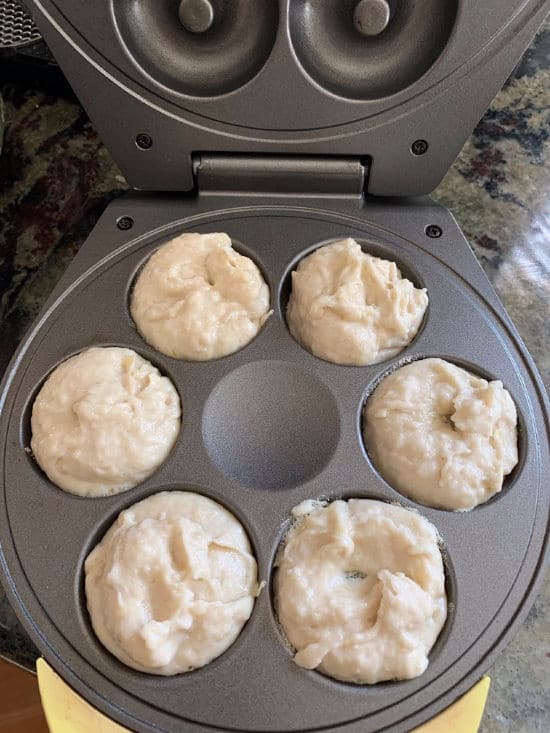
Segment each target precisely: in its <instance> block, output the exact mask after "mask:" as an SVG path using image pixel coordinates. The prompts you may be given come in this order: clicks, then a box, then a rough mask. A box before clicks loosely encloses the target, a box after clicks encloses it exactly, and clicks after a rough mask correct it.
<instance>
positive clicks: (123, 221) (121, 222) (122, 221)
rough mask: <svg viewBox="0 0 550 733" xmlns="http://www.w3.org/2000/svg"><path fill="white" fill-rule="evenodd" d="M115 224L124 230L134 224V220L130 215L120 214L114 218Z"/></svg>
mask: <svg viewBox="0 0 550 733" xmlns="http://www.w3.org/2000/svg"><path fill="white" fill-rule="evenodd" d="M116 225H117V227H118V228H119V229H122V231H123V232H125V231H127V230H128V229H131V228H132V227H133V226H134V220H133V219H132V217H131V216H121V217H119V218H118V219H117V220H116Z"/></svg>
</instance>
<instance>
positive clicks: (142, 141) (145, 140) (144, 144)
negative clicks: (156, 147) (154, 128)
mask: <svg viewBox="0 0 550 733" xmlns="http://www.w3.org/2000/svg"><path fill="white" fill-rule="evenodd" d="M136 145H137V146H138V148H139V149H140V150H149V148H150V147H152V145H153V138H152V137H151V135H148V134H147V133H146V132H140V133H139V135H136Z"/></svg>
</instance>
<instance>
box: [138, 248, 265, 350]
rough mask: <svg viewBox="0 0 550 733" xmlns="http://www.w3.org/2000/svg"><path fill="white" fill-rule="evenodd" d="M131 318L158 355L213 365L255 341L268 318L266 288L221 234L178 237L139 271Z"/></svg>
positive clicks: (252, 266) (249, 261)
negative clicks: (212, 360)
mask: <svg viewBox="0 0 550 733" xmlns="http://www.w3.org/2000/svg"><path fill="white" fill-rule="evenodd" d="M131 312H132V318H133V319H134V322H135V324H136V326H137V328H138V331H139V332H140V333H141V335H142V336H143V338H144V339H145V340H146V341H147V342H148V343H149V344H151V346H154V347H155V348H156V349H158V350H159V351H162V353H163V354H167V355H168V356H173V357H175V358H176V359H189V360H193V361H203V360H207V359H216V358H219V357H221V356H227V355H228V354H232V353H233V352H234V351H238V349H240V348H242V347H243V346H246V344H248V343H249V342H250V341H251V340H252V339H253V338H254V336H256V334H257V333H258V331H259V330H260V328H261V327H262V325H263V324H264V322H265V321H266V319H267V318H268V317H269V315H270V310H269V288H268V287H267V284H266V283H265V281H264V279H263V277H262V274H261V272H260V271H259V269H258V268H257V267H256V265H255V264H254V262H252V260H251V259H250V258H248V257H244V256H243V255H240V254H239V253H238V252H236V251H235V250H234V249H233V248H232V246H231V240H230V239H229V237H228V236H227V234H181V235H180V236H179V237H176V238H175V239H172V240H171V241H170V242H167V243H166V244H164V245H163V246H162V247H160V249H158V250H157V251H156V252H155V253H154V254H153V255H152V257H151V258H150V259H149V261H148V262H147V264H146V265H145V267H144V268H143V270H142V272H141V273H140V275H139V277H138V279H137V282H136V285H135V287H134V290H133V293H132V302H131Z"/></svg>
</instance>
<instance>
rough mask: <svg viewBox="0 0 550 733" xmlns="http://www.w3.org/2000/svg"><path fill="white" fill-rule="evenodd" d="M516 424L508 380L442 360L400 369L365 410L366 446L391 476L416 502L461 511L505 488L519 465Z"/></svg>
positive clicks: (392, 482)
mask: <svg viewBox="0 0 550 733" xmlns="http://www.w3.org/2000/svg"><path fill="white" fill-rule="evenodd" d="M516 425H517V414H516V407H515V405H514V402H513V400H512V398H511V397H510V394H509V393H508V391H507V390H506V389H505V388H504V387H503V386H502V382H499V381H493V382H488V381H487V380H486V379H482V378H481V377H477V376H475V375H474V374H471V373H470V372H468V371H466V370H465V369H461V368H460V367H457V366H455V365H454V364H450V363H449V362H447V361H444V360H443V359H421V360H419V361H415V362H413V363H412V364H407V365H406V366H404V367H401V368H400V369H397V370H396V371H395V372H393V373H392V374H390V375H389V376H388V377H386V378H385V379H384V380H383V381H382V382H381V383H380V384H379V385H378V387H377V388H376V389H375V390H374V393H373V394H372V395H371V397H370V398H369V399H368V400H367V404H366V407H365V411H364V437H365V444H366V446H367V450H368V452H369V454H370V456H371V457H372V459H373V461H374V463H375V465H376V467H377V468H378V470H379V471H380V472H381V473H382V475H383V476H384V478H385V479H386V480H387V481H388V482H389V483H390V484H391V485H392V486H393V487H394V488H395V489H397V490H398V491H400V492H402V493H403V494H406V495H407V496H410V497H411V498H412V499H414V500H415V501H418V502H420V503H422V504H426V505H428V506H432V507H437V508H442V509H451V510H461V511H464V510H467V509H472V508H473V507H475V506H477V505H478V504H481V503H483V502H486V501H487V500H488V499H490V498H491V497H492V496H493V495H494V494H496V493H498V492H499V491H500V490H501V489H502V484H503V480H504V476H506V475H507V474H509V473H510V472H511V471H512V469H513V468H514V466H515V465H516V463H517V462H518V447H517V428H516Z"/></svg>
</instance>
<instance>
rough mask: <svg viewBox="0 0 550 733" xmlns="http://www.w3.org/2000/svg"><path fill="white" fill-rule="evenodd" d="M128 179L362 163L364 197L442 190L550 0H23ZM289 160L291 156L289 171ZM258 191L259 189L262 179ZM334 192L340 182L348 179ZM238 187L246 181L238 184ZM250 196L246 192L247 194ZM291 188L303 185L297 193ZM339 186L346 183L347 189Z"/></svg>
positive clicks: (184, 182) (152, 186)
mask: <svg viewBox="0 0 550 733" xmlns="http://www.w3.org/2000/svg"><path fill="white" fill-rule="evenodd" d="M26 4H27V6H28V7H29V10H30V11H31V13H32V14H33V16H34V19H35V21H36V24H37V25H38V27H39V29H40V31H41V33H42V34H43V36H44V38H45V40H46V41H47V43H48V45H49V46H50V48H51V50H52V52H53V54H54V56H55V57H56V59H57V60H58V62H59V64H60V66H61V67H62V69H63V71H64V73H65V74H66V75H67V77H68V79H69V81H70V83H71V84H72V86H73V87H74V90H75V92H76V94H77V95H78V97H79V98H80V100H81V102H82V104H83V105H84V107H85V108H86V110H87V112H88V114H89V115H90V118H91V119H92V122H93V124H94V126H95V127H96V129H97V130H98V131H99V133H100V135H101V137H102V138H103V140H104V142H105V143H106V145H107V147H108V148H109V150H110V152H111V154H112V155H113V157H114V158H115V160H116V162H117V163H118V165H119V166H120V168H121V170H122V172H123V173H124V175H125V176H126V178H127V180H128V181H129V183H130V184H131V185H132V186H133V187H135V188H138V189H140V190H148V191H190V190H192V189H193V188H194V187H195V186H196V179H197V171H198V170H200V168H201V161H202V156H203V154H204V153H208V154H209V155H210V156H212V155H214V156H216V155H222V154H223V159H224V161H225V163H224V165H226V164H227V159H228V157H230V156H236V158H235V161H234V163H235V164H234V165H232V166H230V168H231V174H230V178H231V181H230V184H231V182H234V181H236V180H237V179H238V178H239V175H238V172H239V171H240V170H242V175H241V176H240V178H241V179H246V177H247V166H248V163H249V162H250V158H252V159H254V158H258V157H261V156H269V158H268V167H270V166H271V165H272V162H271V161H275V167H278V170H279V179H278V181H279V184H280V186H281V190H284V189H285V179H284V175H283V173H281V163H280V162H278V161H277V159H276V156H287V158H286V160H289V159H290V158H292V159H294V158H298V159H299V160H300V161H301V163H302V165H303V166H306V167H304V171H307V164H308V161H312V160H313V164H314V165H313V166H312V168H311V169H310V171H309V172H310V175H311V176H314V175H320V176H321V177H323V178H324V179H326V180H327V184H326V185H327V188H328V189H330V181H337V178H338V175H337V174H336V175H335V174H334V171H333V172H332V173H331V171H330V170H328V171H327V170H324V169H323V167H322V162H323V161H324V160H325V159H332V158H338V159H341V160H342V162H343V163H346V162H349V160H350V159H352V160H355V161H360V162H361V165H362V169H363V172H362V174H361V176H360V180H359V179H358V185H361V186H362V187H363V189H364V190H365V192H367V193H369V194H372V195H380V196H418V195H424V194H426V193H429V192H430V191H432V190H433V189H434V188H435V187H436V186H437V184H438V183H439V182H440V180H441V179H442V177H443V176H444V174H445V173H446V171H447V170H448V168H449V167H450V165H451V164H452V162H453V160H454V158H455V157H456V155H457V154H458V152H459V150H460V148H461V147H462V145H463V143H464V141H465V140H466V138H467V137H468V135H469V134H470V132H471V130H472V129H473V127H474V125H475V124H476V122H477V121H478V120H479V118H480V117H481V115H482V114H483V112H484V110H485V109H486V107H487V106H488V104H489V102H490V101H491V99H492V98H493V96H494V95H495V94H496V92H497V91H498V89H499V88H500V87H501V85H502V84H503V83H504V81H505V80H506V78H507V76H508V75H509V74H510V72H511V71H512V70H513V67H514V64H515V63H516V61H517V59H518V58H519V57H520V55H521V53H522V52H523V50H524V49H525V48H526V47H527V45H528V43H529V41H530V39H531V38H532V36H533V34H534V33H535V31H536V30H537V28H538V26H539V25H540V23H541V22H542V20H543V18H544V16H545V14H546V12H547V11H548V7H549V3H548V0H484V1H483V2H482V3H481V2H479V0H446V1H445V2H441V0H422V2H406V0H262V2H261V3H259V2H257V0H181V2H180V1H179V0H139V1H138V0H95V2H88V3H85V2H82V0H26ZM285 165H286V163H283V166H282V167H283V168H284V166H285ZM255 182H256V183H257V181H255ZM337 188H338V185H337ZM240 190H242V187H241V189H240ZM249 190H250V189H249ZM290 190H292V186H290ZM336 193H338V190H337V191H336Z"/></svg>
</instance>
